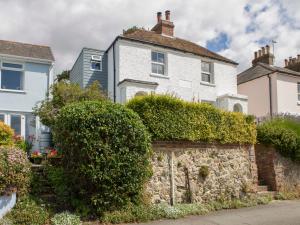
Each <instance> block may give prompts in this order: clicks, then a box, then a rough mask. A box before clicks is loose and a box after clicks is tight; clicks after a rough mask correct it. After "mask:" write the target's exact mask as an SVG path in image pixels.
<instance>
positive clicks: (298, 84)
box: [297, 82, 300, 102]
mask: <svg viewBox="0 0 300 225" xmlns="http://www.w3.org/2000/svg"><path fill="white" fill-rule="evenodd" d="M297 90H298V91H297V93H298V101H299V102H300V82H298V83H297Z"/></svg>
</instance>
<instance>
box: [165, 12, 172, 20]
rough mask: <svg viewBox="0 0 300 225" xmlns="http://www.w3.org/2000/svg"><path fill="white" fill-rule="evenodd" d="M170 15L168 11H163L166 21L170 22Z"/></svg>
mask: <svg viewBox="0 0 300 225" xmlns="http://www.w3.org/2000/svg"><path fill="white" fill-rule="evenodd" d="M170 15H171V12H170V10H166V11H165V16H166V20H170Z"/></svg>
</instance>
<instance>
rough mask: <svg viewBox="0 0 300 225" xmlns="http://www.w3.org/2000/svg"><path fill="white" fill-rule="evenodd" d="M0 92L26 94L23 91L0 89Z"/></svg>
mask: <svg viewBox="0 0 300 225" xmlns="http://www.w3.org/2000/svg"><path fill="white" fill-rule="evenodd" d="M0 92H11V93H20V94H25V93H26V92H25V91H23V90H11V89H0Z"/></svg>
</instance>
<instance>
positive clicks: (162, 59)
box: [157, 53, 165, 63]
mask: <svg viewBox="0 0 300 225" xmlns="http://www.w3.org/2000/svg"><path fill="white" fill-rule="evenodd" d="M157 62H160V63H165V55H164V54H162V53H157Z"/></svg>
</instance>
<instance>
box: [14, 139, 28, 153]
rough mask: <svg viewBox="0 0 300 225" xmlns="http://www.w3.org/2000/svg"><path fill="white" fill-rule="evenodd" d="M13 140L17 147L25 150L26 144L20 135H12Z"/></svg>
mask: <svg viewBox="0 0 300 225" xmlns="http://www.w3.org/2000/svg"><path fill="white" fill-rule="evenodd" d="M13 142H14V145H15V146H16V147H17V148H19V149H22V150H23V151H24V152H27V144H26V141H25V140H24V138H23V137H22V136H20V135H14V136H13Z"/></svg>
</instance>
